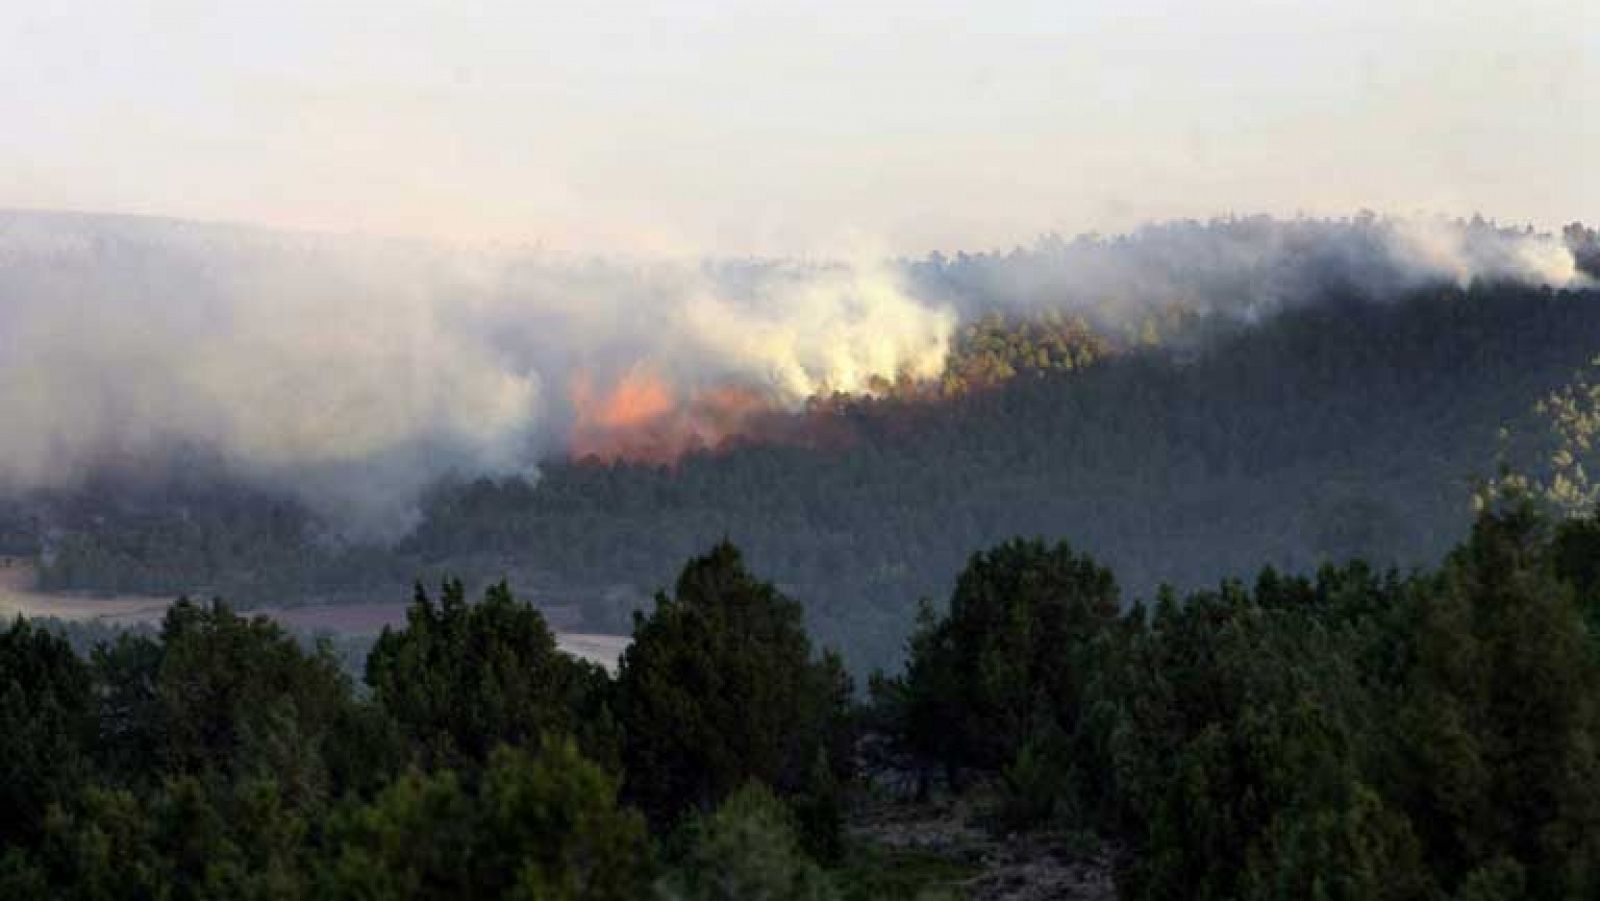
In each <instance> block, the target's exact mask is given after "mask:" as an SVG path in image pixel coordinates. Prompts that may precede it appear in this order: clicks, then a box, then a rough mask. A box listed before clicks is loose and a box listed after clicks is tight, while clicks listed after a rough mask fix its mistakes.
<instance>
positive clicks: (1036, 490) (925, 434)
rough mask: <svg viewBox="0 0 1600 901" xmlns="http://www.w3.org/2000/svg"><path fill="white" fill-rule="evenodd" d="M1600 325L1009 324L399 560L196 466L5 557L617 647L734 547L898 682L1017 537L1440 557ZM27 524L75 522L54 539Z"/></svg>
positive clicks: (1376, 302)
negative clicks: (776, 437)
mask: <svg viewBox="0 0 1600 901" xmlns="http://www.w3.org/2000/svg"><path fill="white" fill-rule="evenodd" d="M1597 300H1600V295H1597V294H1596V293H1595V292H1594V291H1555V290H1551V289H1548V288H1544V287H1531V286H1526V285H1523V284H1520V283H1512V282H1485V281H1479V282H1474V283H1472V284H1470V285H1468V286H1466V287H1459V286H1455V285H1450V284H1434V285H1431V286H1428V287H1421V288H1416V289H1414V290H1412V291H1410V292H1409V293H1407V294H1405V295H1403V296H1394V297H1379V298H1375V297H1371V296H1367V295H1365V294H1360V293H1344V292H1340V291H1333V292H1332V293H1330V294H1328V295H1327V296H1323V297H1319V298H1316V299H1306V300H1304V301H1302V302H1299V303H1296V304H1292V305H1286V306H1285V307H1283V308H1282V309H1280V310H1279V311H1277V312H1275V313H1273V314H1271V315H1268V316H1265V317H1264V318H1262V319H1261V320H1260V321H1259V322H1250V321H1246V320H1243V319H1241V318H1240V316H1241V315H1242V314H1241V312H1240V311H1239V310H1231V311H1222V312H1213V313H1211V314H1208V315H1202V314H1201V313H1199V312H1194V311H1191V312H1188V313H1184V314H1182V315H1180V314H1179V313H1177V312H1170V313H1167V314H1162V313H1161V312H1160V311H1159V310H1157V311H1155V312H1152V314H1151V316H1152V317H1154V318H1151V319H1149V320H1147V321H1146V322H1145V324H1144V325H1143V326H1138V327H1135V328H1134V329H1133V333H1132V334H1131V335H1116V334H1112V333H1110V332H1109V331H1107V330H1106V329H1105V328H1103V327H1097V326H1095V325H1094V322H1093V320H1092V318H1085V317H1077V316H1070V315H1062V314H1038V315H1034V316H1031V317H1028V316H1022V315H1021V314H1018V313H1000V312H991V313H990V314H986V315H983V316H979V317H977V318H975V319H974V320H972V322H971V323H969V324H968V325H967V326H964V327H963V329H962V330H961V332H960V333H959V334H958V336H957V339H956V341H955V342H954V343H953V344H952V352H951V355H950V358H949V360H948V363H947V366H946V372H945V375H944V378H943V379H941V380H939V381H937V382H933V383H930V384H929V385H927V386H922V385H919V384H915V383H904V384H901V385H900V386H898V387H896V386H892V385H891V386H886V390H885V391H883V392H882V393H881V394H879V395H868V396H835V397H832V398H818V399H814V401H813V402H812V403H811V404H810V405H809V407H808V409H807V410H806V411H804V412H801V413H797V414H785V415H789V416H794V417H801V418H802V419H803V420H804V422H805V434H808V435H810V436H814V437H815V436H822V438H821V439H820V440H812V441H809V442H796V441H776V442H765V443H763V442H759V441H749V442H745V443H741V444H737V445H730V446H726V447H722V448H712V449H707V450H705V451H702V452H698V453H695V454H691V455H689V456H688V457H686V458H684V459H682V460H681V461H679V462H678V463H677V464H676V465H673V466H661V465H646V464H638V463H628V462H624V461H606V460H601V459H596V458H590V459H583V460H565V459H560V458H555V459H550V460H548V461H547V462H546V463H544V464H543V465H542V466H541V468H540V472H539V476H538V478H537V479H536V480H532V481H530V480H527V479H523V478H511V479H500V480H490V479H473V478H470V477H466V476H465V475H464V476H463V477H462V478H457V479H447V480H445V481H444V482H441V483H439V484H437V485H436V486H435V487H434V489H433V490H432V491H431V492H430V493H429V494H428V496H427V497H426V498H425V499H424V501H423V504H422V507H421V511H420V518H419V521H418V522H417V523H416V525H415V527H414V528H413V529H411V531H410V532H409V533H408V534H407V535H406V536H405V537H404V538H403V539H401V540H400V541H398V542H397V543H395V544H392V545H371V544H362V543H349V542H343V541H340V540H339V539H338V538H337V537H336V536H332V537H330V536H329V535H328V534H327V533H326V530H325V529H324V527H323V526H322V525H321V524H320V523H319V522H318V521H317V520H316V519H315V518H314V517H313V516H311V515H310V514H309V513H308V512H307V511H305V510H304V509H303V508H301V507H300V506H298V505H296V504H295V503H294V502H293V501H292V500H290V499H288V498H287V497H286V496H284V495H282V494H280V493H274V492H272V491H270V490H266V489H263V488H259V487H252V486H251V485H250V484H248V483H242V482H240V481H239V480H237V479H232V478H230V476H229V473H228V470H227V469H226V468H225V467H224V466H222V465H221V464H220V463H218V462H216V461H213V460H210V459H209V458H208V457H206V456H205V454H204V453H203V452H202V451H199V450H195V451H193V452H192V453H191V454H190V455H189V456H182V455H178V456H175V457H174V458H173V459H172V460H171V461H169V462H168V463H167V464H165V465H163V466H160V467H155V466H149V465H147V466H144V467H142V468H140V469H138V470H137V471H136V472H135V473H133V474H127V473H122V474H119V473H118V472H117V471H115V470H111V471H108V472H107V473H105V474H103V475H101V476H100V477H99V480H98V481H91V482H89V483H88V485H87V486H86V487H84V488H82V489H80V490H78V491H76V492H68V493H58V494H56V495H53V496H50V497H47V498H44V499H42V500H36V501H35V502H34V504H33V506H32V507H31V508H24V507H19V508H17V512H16V513H15V514H14V515H13V520H14V521H19V522H15V523H14V524H13V525H12V526H11V528H10V529H9V531H8V532H7V534H13V535H17V536H21V537H19V538H16V539H13V541H14V543H26V542H27V541H30V540H37V541H40V542H42V543H43V544H44V545H45V548H44V550H45V556H44V560H45V565H44V566H43V568H42V573H41V575H42V579H43V582H44V584H45V585H46V586H47V587H52V588H77V589H91V590H102V591H123V592H140V593H155V594H169V595H173V596H175V595H176V594H178V593H180V592H190V593H197V594H201V595H210V594H220V595H223V596H226V597H229V598H230V599H233V600H235V602H237V603H239V604H241V605H245V606H248V605H251V604H258V603H274V604H283V603H296V602H301V601H304V600H308V599H312V598H333V599H340V598H360V599H365V600H370V599H373V598H379V599H388V598H392V597H395V596H397V595H400V594H402V593H403V592H404V591H405V590H406V589H405V586H407V585H408V584H409V583H410V581H411V580H412V579H414V578H417V577H418V576H419V574H420V575H422V576H423V577H424V578H426V579H429V580H436V579H438V578H442V577H445V576H450V575H454V576H460V577H462V578H464V579H466V580H467V581H468V583H469V584H472V585H474V586H478V587H481V586H483V585H487V584H489V583H491V582H494V581H497V580H499V579H500V578H510V579H511V580H512V581H513V583H515V584H517V585H519V586H523V590H524V592H526V593H529V594H530V595H531V596H533V597H536V598H538V599H540V600H541V601H543V602H547V603H578V604H581V605H582V607H583V609H584V611H585V618H586V628H589V629H591V630H594V631H625V630H626V628H627V624H628V622H629V617H630V615H631V613H632V611H633V610H635V609H639V608H641V607H642V606H644V604H645V602H646V599H647V598H648V595H649V593H650V592H651V591H653V590H654V589H655V588H656V587H658V586H660V585H662V584H665V583H666V582H667V581H668V580H669V578H670V576H671V573H672V571H673V568H674V567H675V566H676V561H679V560H682V559H684V558H685V557H687V556H689V555H690V554H692V553H694V552H695V550H696V549H697V548H700V547H704V546H706V545H707V544H709V543H711V542H713V541H716V540H718V539H720V538H724V537H726V538H729V539H731V540H733V541H735V542H736V543H738V544H739V546H740V547H742V548H743V549H744V550H745V552H746V553H747V555H748V556H749V559H750V560H751V561H752V564H753V565H755V566H756V567H758V568H759V569H760V570H761V571H762V572H764V573H767V574H768V575H770V576H771V577H772V578H773V579H774V580H775V581H776V582H777V583H778V584H780V585H781V586H783V587H784V588H785V590H787V591H790V592H791V593H793V594H794V595H795V596H797V597H802V598H804V599H805V601H806V605H807V606H806V615H807V621H808V624H809V625H810V626H811V628H813V629H814V630H816V632H817V633H818V635H819V636H821V637H822V638H823V639H824V640H826V641H827V642H829V643H830V644H832V645H834V646H837V647H838V648H840V650H841V651H842V652H843V653H844V654H845V656H846V658H847V659H848V660H849V662H850V665H851V668H852V669H853V670H855V671H857V672H858V673H859V672H864V671H865V669H866V668H867V667H870V666H871V665H878V664H888V663H890V662H891V661H893V660H894V659H895V658H896V656H897V654H898V652H899V648H900V647H901V644H902V642H903V639H904V637H905V634H906V624H907V623H908V622H909V617H910V616H911V613H912V611H913V610H914V609H915V605H916V603H917V601H918V599H919V598H923V597H937V596H939V595H940V594H942V593H943V592H944V591H945V590H946V587H947V586H948V585H949V583H950V580H951V578H952V577H953V575H954V574H955V572H956V571H957V570H958V569H959V568H960V566H961V563H962V561H963V559H964V557H965V554H966V553H967V552H968V550H969V549H970V548H972V547H977V546H984V545H987V544H992V543H994V542H997V541H1000V540H1003V539H1004V538H1006V537H1008V536H1011V535H1016V534H1023V535H1045V536H1059V535H1070V536H1072V538H1073V540H1074V542H1075V543H1076V544H1077V545H1078V546H1079V547H1081V548H1083V549H1085V550H1087V551H1089V552H1091V553H1094V554H1095V555H1096V556H1097V558H1099V559H1102V560H1104V561H1106V562H1107V563H1108V564H1110V565H1112V566H1114V567H1115V568H1116V570H1117V571H1118V573H1119V575H1120V577H1121V579H1122V581H1123V583H1124V584H1125V585H1128V586H1129V587H1130V588H1132V589H1133V590H1135V591H1137V592H1140V593H1149V592H1151V591H1153V590H1154V589H1155V588H1156V587H1157V586H1158V585H1160V584H1162V583H1170V584H1173V585H1177V586H1180V587H1184V586H1187V587H1199V586H1202V585H1206V584H1212V583H1214V582H1215V580H1217V579H1219V578H1221V577H1223V576H1224V575H1226V574H1228V573H1231V572H1239V571H1244V570H1247V569H1248V568H1250V567H1253V566H1255V565H1258V564H1259V563H1260V562H1263V561H1269V562H1271V563H1272V564H1273V565H1274V566H1277V567H1280V568H1282V569H1284V570H1286V571H1307V570H1309V569H1311V568H1314V567H1315V566H1317V565H1318V564H1320V563H1322V562H1325V561H1330V560H1341V559H1345V558H1348V557H1351V556H1362V557H1365V558H1368V559H1370V560H1372V561H1374V562H1375V563H1377V564H1379V565H1384V566H1387V565H1399V566H1401V567H1410V566H1417V565H1423V564H1432V563H1434V562H1437V560H1439V559H1440V557H1441V555H1442V554H1443V553H1444V551H1445V550H1446V549H1447V548H1448V547H1449V545H1450V542H1451V541H1452V539H1453V536H1455V535H1457V534H1459V533H1460V530H1461V529H1463V528H1465V526H1466V523H1467V521H1468V517H1469V513H1470V511H1469V510H1468V508H1467V505H1466V503H1465V500H1464V498H1465V497H1466V496H1467V486H1468V484H1469V480H1470V479H1472V478H1473V477H1475V476H1484V475H1489V474H1491V473H1492V471H1493V469H1494V467H1495V465H1496V455H1497V454H1499V453H1501V451H1502V449H1503V447H1502V443H1501V441H1500V439H1499V431H1500V429H1501V428H1503V427H1508V426H1509V427H1513V428H1515V427H1517V426H1518V425H1519V424H1522V423H1526V422H1527V421H1528V419H1529V417H1530V416H1532V415H1533V414H1532V410H1533V407H1534V405H1535V403H1536V402H1537V401H1538V400H1539V399H1541V398H1542V397H1544V396H1545V395H1546V394H1548V393H1549V392H1551V391H1552V390H1555V389H1556V388H1557V387H1559V386H1561V385H1563V384H1565V383H1567V382H1568V381H1569V380H1570V379H1571V378H1572V376H1573V374H1574V372H1575V371H1577V370H1578V369H1580V368H1581V367H1583V366H1584V365H1585V364H1586V363H1587V362H1588V360H1589V358H1590V357H1591V356H1592V355H1593V353H1594V348H1595V347H1597V346H1600V303H1597V302H1596V301H1597ZM1141 331H1142V332H1145V333H1146V335H1145V337H1146V339H1148V340H1140V339H1139V337H1138V333H1139V332H1141ZM793 431H794V430H793V429H791V430H790V432H789V433H787V434H793ZM1515 462H1517V463H1519V464H1522V465H1528V466H1537V465H1539V464H1540V461H1539V460H1517V461H1515ZM1291 498H1292V499H1293V501H1292V502H1286V499H1291ZM29 517H32V518H33V519H32V520H31V521H33V522H44V523H48V524H49V527H48V528H47V529H46V528H40V529H36V530H35V532H33V533H30V532H29V527H28V522H29V521H30V520H29Z"/></svg>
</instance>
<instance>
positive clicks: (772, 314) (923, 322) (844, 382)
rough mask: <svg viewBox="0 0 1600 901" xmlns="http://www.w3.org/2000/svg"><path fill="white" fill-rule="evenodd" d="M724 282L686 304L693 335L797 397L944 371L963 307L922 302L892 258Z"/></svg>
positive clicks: (687, 327)
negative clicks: (739, 283) (724, 289)
mask: <svg viewBox="0 0 1600 901" xmlns="http://www.w3.org/2000/svg"><path fill="white" fill-rule="evenodd" d="M717 288H718V286H717V285H715V284H714V283H707V284H706V285H705V286H703V290H702V291H701V292H700V293H697V294H696V295H695V296H694V297H692V298H691V299H690V300H689V302H688V303H687V304H686V305H685V306H684V307H683V312H682V318H681V325H682V327H683V329H684V333H685V335H686V336H687V337H688V338H689V339H690V340H691V341H693V342H694V343H695V344H698V345H699V346H701V347H704V348H705V349H706V350H707V351H708V352H709V353H710V354H711V355H712V358H713V359H720V360H723V361H725V362H726V363H727V364H729V365H732V366H733V367H735V368H736V369H738V370H740V371H743V372H745V373H747V374H749V375H752V376H754V377H756V378H758V379H760V380H762V381H765V382H767V383H768V384H770V385H772V386H773V387H775V388H776V389H778V390H779V391H780V392H781V393H782V394H783V395H784V396H786V397H787V398H789V399H790V400H792V401H800V400H804V399H805V398H806V397H809V396H811V395H814V394H818V393H823V392H831V391H846V392H856V393H859V392H864V391H867V390H869V388H870V386H871V382H872V380H873V379H874V378H875V377H876V378H893V377H894V376H896V375H898V374H901V373H906V374H909V375H911V376H914V377H917V378H929V377H932V376H936V375H938V373H939V370H940V368H941V367H942V366H943V364H944V358H945V352H946V348H947V346H948V344H949V338H950V334H951V332H952V331H953V330H954V328H955V324H956V316H955V311H954V310H953V309H951V308H949V307H948V306H938V307H935V306H932V305H929V304H926V303H923V302H920V301H918V300H917V299H916V298H914V297H912V296H911V295H910V294H909V293H907V291H906V289H905V286H904V284H903V277H902V274H901V273H899V272H896V271H894V270H891V269H890V268H888V267H887V266H884V265H882V264H877V265H873V264H865V265H862V266H843V265H838V266H827V267H810V268H799V269H797V268H787V269H783V270H780V271H779V272H777V273H775V274H774V275H773V276H772V277H770V278H769V279H768V280H767V281H766V282H765V283H764V284H763V285H762V286H761V290H760V291H759V293H757V294H756V295H755V296H753V297H746V298H729V297H727V296H725V295H723V294H721V293H719V292H718V290H717Z"/></svg>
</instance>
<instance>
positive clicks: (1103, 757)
mask: <svg viewBox="0 0 1600 901" xmlns="http://www.w3.org/2000/svg"><path fill="white" fill-rule="evenodd" d="M1597 559H1600V524H1597V522H1596V521H1595V520H1593V519H1589V520H1581V521H1575V522H1570V523H1564V524H1562V525H1561V526H1560V527H1558V528H1552V527H1551V526H1550V525H1549V524H1548V523H1547V522H1545V521H1544V520H1542V519H1541V517H1540V516H1539V515H1538V514H1537V513H1536V512H1535V509H1534V507H1533V506H1532V504H1531V503H1528V502H1527V501H1525V500H1523V499H1519V498H1509V499H1501V500H1500V501H1498V502H1497V503H1496V506H1495V508H1493V509H1489V510H1486V511H1485V512H1484V513H1483V514H1482V515H1481V516H1480V517H1479V518H1478V519H1477V522H1476V524H1475V525H1474V526H1473V529H1472V534H1471V537H1470V539H1469V540H1468V541H1467V542H1466V543H1465V544H1463V545H1462V546H1460V547H1458V548H1456V549H1455V550H1454V551H1452V552H1451V554H1450V555H1449V557H1448V559H1447V560H1446V561H1445V563H1444V564H1443V566H1442V567H1441V568H1440V569H1438V570H1437V571H1433V572H1425V573H1417V574H1414V575H1410V576H1401V575H1399V574H1397V573H1395V572H1393V571H1389V572H1387V573H1380V572H1377V571H1375V570H1373V569H1372V568H1371V567H1369V566H1368V565H1367V564H1365V563H1361V562H1354V563H1350V564H1348V565H1345V566H1342V567H1325V568H1323V569H1322V570H1320V571H1319V572H1318V573H1317V574H1316V576H1315V577H1314V578H1303V577H1294V576H1286V575H1283V574H1280V573H1278V572H1276V571H1275V570H1273V569H1270V568H1268V569H1266V570H1263V571H1262V572H1261V574H1260V576H1259V577H1258V578H1257V579H1256V580H1255V583H1254V584H1253V585H1246V584H1243V583H1240V582H1236V581H1229V582H1225V583H1223V585H1222V586H1221V587H1220V588H1219V589H1217V590H1213V591H1203V592H1199V593H1196V594H1193V595H1191V596H1189V597H1187V598H1185V599H1183V600H1182V601H1181V602H1180V601H1179V600H1178V599H1177V598H1176V596H1174V595H1173V594H1172V593H1170V592H1162V593H1161V594H1160V595H1158V596H1157V598H1156V599H1155V600H1154V602H1153V603H1148V604H1146V603H1140V604H1136V605H1135V606H1133V608H1132V609H1131V610H1129V611H1128V612H1126V613H1120V614H1119V613H1118V592H1117V587H1116V583H1115V581H1114V579H1113V577H1112V575H1111V573H1110V571H1109V570H1106V569H1104V568H1103V567H1101V566H1099V565H1098V564H1097V563H1095V562H1094V561H1093V560H1092V559H1091V558H1089V557H1087V556H1085V555H1081V554H1077V553H1075V552H1074V551H1073V550H1072V549H1071V548H1069V547H1067V546H1066V545H1058V546H1055V547H1047V546H1045V545H1043V544H1040V543H1027V542H1013V543H1009V544H1006V545H1003V546H1001V547H999V548H996V549H995V550H993V551H990V552H988V553H985V554H980V555H978V556H976V557H974V558H973V560H972V562H971V564H970V565H969V566H968V568H967V570H966V571H965V573H963V575H962V577H961V579H960V581H959V583H958V585H957V587H956V590H955V593H954V595H953V597H952V599H951V603H950V607H949V609H948V611H947V612H946V613H945V614H944V615H942V616H934V615H933V614H932V613H931V612H929V613H927V614H926V615H925V617H924V619H923V622H922V625H921V627H920V628H919V630H918V631H917V633H916V634H915V636H914V638H913V639H912V645H911V653H910V658H909V662H908V664H907V667H906V670H905V672H904V674H903V675H901V676H900V677H898V678H896V679H893V680H889V679H883V678H879V679H877V680H876V681H875V684H874V694H875V696H876V697H877V698H878V703H879V710H878V715H879V716H882V717H884V721H886V722H889V723H892V724H894V725H895V727H896V730H897V732H898V734H901V735H902V736H904V737H905V739H906V740H907V741H908V742H909V743H910V744H911V746H912V747H913V748H914V749H916V750H917V751H918V752H919V753H920V754H921V755H922V756H923V758H924V759H926V760H933V761H939V762H940V763H942V764H943V765H944V766H945V767H947V768H948V769H949V770H950V771H951V772H952V773H960V772H962V771H967V772H977V773H986V774H990V775H991V776H993V777H996V778H998V779H999V780H1000V781H1001V783H1002V785H1003V786H1004V797H1005V805H1004V808H1003V815H1004V817H1005V821H1006V822H1008V823H1009V825H1011V826H1013V827H1016V828H1030V827H1032V828H1037V827H1039V826H1041V825H1044V824H1053V825H1055V826H1057V827H1064V828H1078V829H1084V828H1087V829H1092V830H1095V831H1097V832H1098V833H1099V834H1101V835H1102V836H1105V837H1107V838H1108V839H1109V840H1111V841H1113V842H1114V843H1115V844H1116V846H1117V847H1118V848H1119V849H1120V853H1121V858H1120V859H1121V867H1120V869H1119V874H1118V888H1119V893H1120V894H1121V896H1122V897H1124V898H1140V899H1157V898H1177V897H1181V898H1194V899H1224V898H1324V899H1336V898H1350V899H1357V898H1369V899H1372V898H1391V899H1412V898H1415V899H1438V898H1456V899H1468V898H1470V899H1491V898H1492V899H1510V898H1582V897H1593V896H1594V895H1595V894H1596V892H1597V891H1600V744H1597V739H1600V681H1597V679H1600V633H1597V632H1596V631H1595V627H1596V625H1597V624H1600V581H1597V579H1596V573H1597V570H1596V566H1595V561H1596V560H1597ZM957 778H958V777H957Z"/></svg>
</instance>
